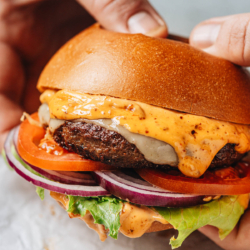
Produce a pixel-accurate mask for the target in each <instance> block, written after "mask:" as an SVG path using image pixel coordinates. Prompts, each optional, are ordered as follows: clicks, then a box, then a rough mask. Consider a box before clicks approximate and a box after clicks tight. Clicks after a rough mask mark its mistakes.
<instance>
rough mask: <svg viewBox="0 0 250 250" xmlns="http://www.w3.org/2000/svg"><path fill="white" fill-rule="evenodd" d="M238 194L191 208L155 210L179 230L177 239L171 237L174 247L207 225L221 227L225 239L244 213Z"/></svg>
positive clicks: (222, 236) (222, 237) (221, 234)
mask: <svg viewBox="0 0 250 250" xmlns="http://www.w3.org/2000/svg"><path fill="white" fill-rule="evenodd" d="M237 198H238V196H224V197H222V198H221V199H219V200H214V201H212V202H210V203H207V204H203V205H198V206H195V207H190V208H182V209H181V208H161V207H155V210H156V211H157V212H158V213H159V214H160V215H161V216H162V217H163V218H164V219H166V220H167V221H168V222H169V223H170V224H172V225H173V226H174V228H175V229H177V230H178V232H179V234H178V237H177V239H175V238H174V237H172V238H171V240H170V244H171V246H172V248H173V249H174V248H177V247H180V246H181V244H182V242H183V241H184V240H185V239H186V238H187V237H188V236H189V235H190V234H191V233H192V232H193V231H195V230H196V229H198V228H200V227H203V226H205V225H211V226H215V227H217V228H219V236H220V238H221V239H224V238H225V237H226V236H227V235H228V234H229V233H230V232H231V231H232V230H233V229H234V227H235V226H236V224H237V222H238V221H239V219H240V217H241V215H242V214H243V213H244V208H243V206H242V205H241V204H240V203H239V202H238V200H237Z"/></svg>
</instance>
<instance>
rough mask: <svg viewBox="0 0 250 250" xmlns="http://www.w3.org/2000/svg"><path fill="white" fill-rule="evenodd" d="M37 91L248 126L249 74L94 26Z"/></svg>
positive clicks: (62, 53)
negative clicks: (113, 100) (146, 106)
mask: <svg viewBox="0 0 250 250" xmlns="http://www.w3.org/2000/svg"><path fill="white" fill-rule="evenodd" d="M37 87H38V89H39V90H40V91H41V92H43V91H44V90H46V89H68V90H71V91H77V92H81V93H89V94H102V95H107V96H113V97H119V98H123V99H130V100H135V101H140V102H144V103H147V104H151V105H155V106H159V107H163V108H168V109H172V110H177V111H181V112H186V113H190V114H194V115H200V116H206V117H210V118H215V119H218V120H222V121H230V122H234V123H239V124H250V75H249V73H248V72H247V71H246V70H245V69H243V68H241V67H239V66H236V65H234V64H232V63H230V62H228V61H226V60H224V59H220V58H217V57H214V56H211V55H209V54H207V53H205V52H203V51H200V50H197V49H195V48H193V47H191V46H190V45H188V44H186V43H182V42H177V41H172V40H168V39H161V38H152V37H148V36H145V35H142V34H121V33H115V32H111V31H107V30H104V29H102V28H101V27H100V25H99V24H95V25H93V26H91V27H90V28H88V29H87V30H85V31H83V32H81V33H80V34H78V35H77V36H75V37H74V38H72V39H71V40H70V41H69V42H67V43H66V44H65V45H64V46H63V47H62V48H61V49H60V50H59V51H58V52H57V53H56V54H55V55H54V57H53V58H52V59H51V60H50V62H49V63H48V64H47V66H46V67H45V69H44V71H43V72H42V74H41V76H40V79H39V81H38V86H37Z"/></svg>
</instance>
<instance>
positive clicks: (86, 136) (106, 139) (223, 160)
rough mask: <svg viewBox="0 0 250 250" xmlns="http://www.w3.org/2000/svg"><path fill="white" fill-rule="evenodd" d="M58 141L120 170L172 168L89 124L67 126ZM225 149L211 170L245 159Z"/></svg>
mask: <svg viewBox="0 0 250 250" xmlns="http://www.w3.org/2000/svg"><path fill="white" fill-rule="evenodd" d="M53 137H54V140H55V141H56V142H57V143H58V144H59V145H60V146H62V147H63V148H65V149H66V150H68V151H71V152H75V153H77V154H79V155H80V156H82V157H83V158H85V159H91V160H94V161H100V162H103V163H106V164H109V165H112V166H115V167H120V168H131V167H133V168H157V167H160V168H169V165H159V164H154V163H152V162H149V161H147V160H146V159H145V158H144V156H143V154H141V153H140V151H139V150H138V149H137V147H136V146H135V145H134V144H132V143H129V142H128V141H127V140H126V139H125V138H124V137H123V136H121V135H120V134H119V133H117V132H115V131H112V130H108V129H106V128H103V127H101V126H98V125H94V124H91V123H85V122H69V121H67V122H65V123H64V124H63V125H62V126H60V127H59V128H58V129H56V130H55V132H54V135H53ZM234 146H235V145H234V144H227V145H225V146H224V147H223V148H222V149H221V150H220V151H219V152H218V153H217V154H216V156H215V157H214V159H213V161H212V163H211V165H210V168H215V167H223V166H225V165H226V166H228V165H231V164H233V163H235V162H236V161H238V160H240V159H241V158H242V157H243V154H239V153H238V152H236V151H235V149H234Z"/></svg>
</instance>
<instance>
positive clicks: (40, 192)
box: [36, 187, 44, 201]
mask: <svg viewBox="0 0 250 250" xmlns="http://www.w3.org/2000/svg"><path fill="white" fill-rule="evenodd" d="M36 193H37V194H38V196H39V197H40V199H41V200H42V201H43V200H44V188H41V187H36Z"/></svg>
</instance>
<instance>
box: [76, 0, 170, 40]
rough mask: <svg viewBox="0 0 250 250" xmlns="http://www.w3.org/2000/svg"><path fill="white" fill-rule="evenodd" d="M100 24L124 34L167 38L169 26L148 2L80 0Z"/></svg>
mask: <svg viewBox="0 0 250 250" xmlns="http://www.w3.org/2000/svg"><path fill="white" fill-rule="evenodd" d="M78 2H79V3H80V4H82V5H83V6H84V7H85V8H86V9H87V10H88V11H89V12H90V14H91V15H93V17H94V18H95V19H96V20H97V21H98V22H100V24H101V25H102V26H103V27H104V28H106V29H109V30H112V31H116V32H123V33H142V34H146V35H149V36H155V37H166V36H167V34H168V29H167V25H166V24H165V22H164V21H163V19H162V18H161V17H160V15H159V14H158V13H157V12H156V11H155V9H154V8H153V7H152V6H151V5H150V3H149V2H148V1H147V0H115V1H114V0H102V1H98V0H78Z"/></svg>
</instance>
